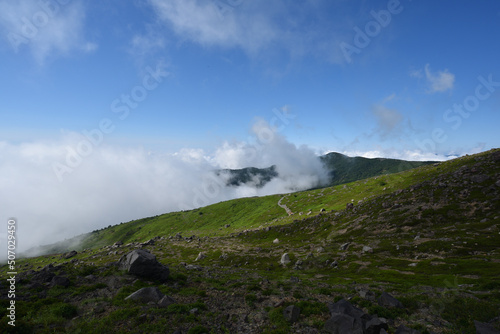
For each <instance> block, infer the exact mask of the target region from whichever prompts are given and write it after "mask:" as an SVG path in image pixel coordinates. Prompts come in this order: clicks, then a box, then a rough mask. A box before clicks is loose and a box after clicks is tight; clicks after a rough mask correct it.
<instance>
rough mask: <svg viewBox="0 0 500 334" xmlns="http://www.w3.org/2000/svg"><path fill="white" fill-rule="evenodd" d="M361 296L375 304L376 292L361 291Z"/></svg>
mask: <svg viewBox="0 0 500 334" xmlns="http://www.w3.org/2000/svg"><path fill="white" fill-rule="evenodd" d="M359 296H360V297H361V298H363V299H366V300H369V301H372V302H374V301H375V299H376V296H375V292H373V291H371V290H360V291H359Z"/></svg>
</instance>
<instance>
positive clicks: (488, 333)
mask: <svg viewBox="0 0 500 334" xmlns="http://www.w3.org/2000/svg"><path fill="white" fill-rule="evenodd" d="M474 326H475V327H476V334H500V331H499V330H497V329H495V328H494V327H493V326H491V325H490V324H487V323H484V322H479V321H476V320H474Z"/></svg>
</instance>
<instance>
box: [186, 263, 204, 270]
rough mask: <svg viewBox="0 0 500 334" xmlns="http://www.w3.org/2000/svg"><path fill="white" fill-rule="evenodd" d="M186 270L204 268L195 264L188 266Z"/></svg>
mask: <svg viewBox="0 0 500 334" xmlns="http://www.w3.org/2000/svg"><path fill="white" fill-rule="evenodd" d="M185 268H186V269H187V270H202V269H203V268H202V267H200V266H197V265H195V264H186V266H185Z"/></svg>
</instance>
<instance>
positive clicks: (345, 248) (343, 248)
mask: <svg viewBox="0 0 500 334" xmlns="http://www.w3.org/2000/svg"><path fill="white" fill-rule="evenodd" d="M350 244H351V243H350V242H346V243H345V244H342V245H341V246H340V250H341V251H346V250H347V248H349V245H350Z"/></svg>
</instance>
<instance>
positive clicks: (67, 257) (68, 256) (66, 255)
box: [61, 250, 78, 260]
mask: <svg viewBox="0 0 500 334" xmlns="http://www.w3.org/2000/svg"><path fill="white" fill-rule="evenodd" d="M77 254H78V252H77V251H75V250H72V251H71V252H68V253H64V254H63V255H61V259H66V260H67V259H71V258H72V257H73V256H76V255H77Z"/></svg>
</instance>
